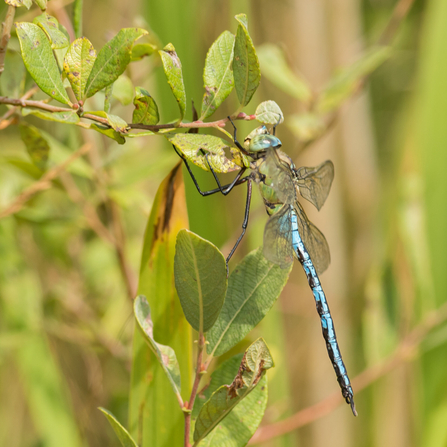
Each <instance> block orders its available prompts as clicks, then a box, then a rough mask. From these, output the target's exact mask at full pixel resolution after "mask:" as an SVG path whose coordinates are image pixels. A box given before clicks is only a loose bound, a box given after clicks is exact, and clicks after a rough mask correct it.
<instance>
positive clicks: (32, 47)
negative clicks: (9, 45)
mask: <svg viewBox="0 0 447 447" xmlns="http://www.w3.org/2000/svg"><path fill="white" fill-rule="evenodd" d="M15 26H16V30H17V36H18V38H19V41H20V48H21V50H22V57H23V62H24V63H25V66H26V68H27V70H28V71H29V73H30V75H31V76H32V78H33V79H34V81H35V82H36V84H37V85H38V86H39V87H40V88H41V89H42V90H43V91H44V92H45V93H46V94H47V95H49V96H51V97H52V98H54V99H56V100H57V101H59V102H62V103H63V104H71V103H70V99H69V98H68V95H67V92H66V91H65V88H64V86H63V84H62V80H61V76H60V72H59V68H58V66H57V63H56V61H55V59H54V56H53V52H52V50H51V45H50V42H49V41H48V39H47V37H46V34H45V33H44V32H43V31H42V29H41V28H40V27H39V26H37V25H34V24H33V23H28V22H18V23H16V24H15Z"/></svg>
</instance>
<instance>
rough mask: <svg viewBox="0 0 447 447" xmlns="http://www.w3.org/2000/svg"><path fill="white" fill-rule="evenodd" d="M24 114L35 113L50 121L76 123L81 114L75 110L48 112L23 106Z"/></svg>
mask: <svg viewBox="0 0 447 447" xmlns="http://www.w3.org/2000/svg"><path fill="white" fill-rule="evenodd" d="M22 115H23V116H28V115H34V116H37V117H38V118H40V119H43V120H48V121H56V122H58V123H65V124H76V123H79V116H78V115H77V113H76V112H75V111H74V110H73V111H69V112H48V111H46V110H39V109H29V108H27V107H24V108H22Z"/></svg>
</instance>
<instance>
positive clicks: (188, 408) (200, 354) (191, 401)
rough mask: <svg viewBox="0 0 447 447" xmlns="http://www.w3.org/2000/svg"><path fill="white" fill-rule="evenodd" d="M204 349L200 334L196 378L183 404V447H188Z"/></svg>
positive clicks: (201, 334) (203, 340)
mask: <svg viewBox="0 0 447 447" xmlns="http://www.w3.org/2000/svg"><path fill="white" fill-rule="evenodd" d="M204 348H205V337H204V335H203V333H202V332H201V333H200V334H199V342H198V346H197V366H196V376H195V378H194V384H193V386H192V390H191V396H190V398H189V402H185V407H184V410H183V412H184V415H185V443H184V447H190V446H191V444H190V443H189V437H190V432H191V412H192V409H193V407H194V402H195V400H196V396H197V390H198V389H199V383H200V379H201V378H202V374H203V371H204V368H203V364H202V360H203V351H204Z"/></svg>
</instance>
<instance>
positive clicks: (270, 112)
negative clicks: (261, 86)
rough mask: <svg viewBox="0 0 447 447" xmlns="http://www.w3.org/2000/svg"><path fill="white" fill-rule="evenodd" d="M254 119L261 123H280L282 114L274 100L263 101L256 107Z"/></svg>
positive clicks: (282, 119)
mask: <svg viewBox="0 0 447 447" xmlns="http://www.w3.org/2000/svg"><path fill="white" fill-rule="evenodd" d="M255 115H256V119H257V120H258V121H259V122H260V123H263V124H281V123H283V122H284V114H283V113H282V110H281V109H280V108H279V106H278V104H276V102H275V101H264V102H261V104H259V106H258V107H257V108H256V112H255Z"/></svg>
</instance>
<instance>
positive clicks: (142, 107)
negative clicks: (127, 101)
mask: <svg viewBox="0 0 447 447" xmlns="http://www.w3.org/2000/svg"><path fill="white" fill-rule="evenodd" d="M133 103H134V105H135V110H134V111H133V115H132V123H141V124H149V125H150V124H157V123H158V121H159V120H160V117H159V115H158V107H157V104H156V103H155V101H154V98H152V96H151V95H150V94H149V93H148V92H147V90H145V89H144V88H141V87H135V98H134V100H133Z"/></svg>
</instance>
